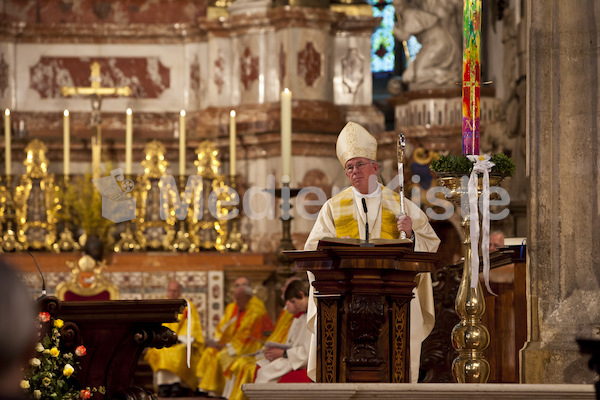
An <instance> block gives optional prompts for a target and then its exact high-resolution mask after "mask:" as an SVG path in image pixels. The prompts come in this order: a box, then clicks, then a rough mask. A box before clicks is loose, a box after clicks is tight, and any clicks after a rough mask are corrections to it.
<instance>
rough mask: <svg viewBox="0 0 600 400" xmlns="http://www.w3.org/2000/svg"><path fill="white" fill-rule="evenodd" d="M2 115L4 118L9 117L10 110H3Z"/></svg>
mask: <svg viewBox="0 0 600 400" xmlns="http://www.w3.org/2000/svg"><path fill="white" fill-rule="evenodd" d="M4 115H6V116H9V115H10V110H9V109H8V108H7V109H6V110H4Z"/></svg>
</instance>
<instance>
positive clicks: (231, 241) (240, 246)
mask: <svg viewBox="0 0 600 400" xmlns="http://www.w3.org/2000/svg"><path fill="white" fill-rule="evenodd" d="M229 187H230V188H231V189H232V190H231V192H230V193H229V194H227V196H228V199H227V200H228V202H231V203H233V204H239V200H240V197H239V194H238V192H237V175H229ZM222 208H223V209H224V210H223V211H225V209H226V207H222ZM226 210H227V213H228V214H229V213H232V212H233V210H234V208H231V209H226ZM226 232H227V234H226V237H225V238H224V239H223V238H218V239H217V250H220V251H233V252H235V251H241V252H244V251H246V250H248V244H247V243H245V242H244V240H243V239H242V233H241V232H240V214H239V212H238V213H237V214H236V215H235V216H234V217H231V218H229V219H228V220H227V230H226Z"/></svg>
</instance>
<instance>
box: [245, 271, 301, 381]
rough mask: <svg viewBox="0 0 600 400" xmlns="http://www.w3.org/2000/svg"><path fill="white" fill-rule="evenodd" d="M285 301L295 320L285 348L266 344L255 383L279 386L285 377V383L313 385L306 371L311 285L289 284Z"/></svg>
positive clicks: (293, 282)
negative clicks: (309, 383)
mask: <svg viewBox="0 0 600 400" xmlns="http://www.w3.org/2000/svg"><path fill="white" fill-rule="evenodd" d="M284 298H285V307H286V309H287V310H288V311H289V312H290V313H292V314H294V320H293V321H292V325H291V326H290V330H289V331H288V336H287V339H286V342H285V344H284V345H283V346H280V345H279V344H274V346H273V347H270V346H269V343H266V344H265V350H264V354H265V358H264V359H263V360H260V361H258V362H257V364H258V365H259V366H260V368H259V369H258V371H257V372H256V379H255V381H254V382H255V383H268V382H277V381H278V380H279V379H280V378H282V377H284V376H286V378H285V382H307V381H308V382H310V381H309V380H308V378H307V376H306V371H305V370H306V365H307V363H308V350H309V347H310V336H311V332H310V331H309V330H308V326H307V323H306V311H307V308H308V281H307V280H306V279H303V280H295V281H292V282H290V283H289V285H288V287H287V288H286V290H285V294H284ZM294 371H295V373H293V372H294ZM286 374H287V375H286Z"/></svg>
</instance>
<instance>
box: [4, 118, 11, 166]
mask: <svg viewBox="0 0 600 400" xmlns="http://www.w3.org/2000/svg"><path fill="white" fill-rule="evenodd" d="M10 150H11V149H10V110H9V109H8V108H7V109H6V110H4V160H5V166H6V168H5V173H6V175H7V176H8V175H10V174H12V170H11V161H12V160H11V156H10Z"/></svg>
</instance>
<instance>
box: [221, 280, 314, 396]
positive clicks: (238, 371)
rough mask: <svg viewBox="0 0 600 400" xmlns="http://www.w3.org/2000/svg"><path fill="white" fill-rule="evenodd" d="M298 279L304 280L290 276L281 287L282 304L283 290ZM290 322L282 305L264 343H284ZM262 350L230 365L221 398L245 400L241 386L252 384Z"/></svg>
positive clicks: (289, 315) (287, 313)
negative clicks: (273, 326) (273, 327)
mask: <svg viewBox="0 0 600 400" xmlns="http://www.w3.org/2000/svg"><path fill="white" fill-rule="evenodd" d="M299 279H306V277H305V276H304V277H302V278H299V277H296V276H292V277H290V278H288V279H287V280H286V281H285V282H284V284H283V286H282V287H281V300H283V302H284V304H285V303H286V301H285V290H286V289H287V287H288V285H289V284H290V283H291V282H293V281H297V280H299ZM292 320H294V315H293V314H292V313H291V312H289V311H288V310H287V304H286V305H284V307H283V310H281V313H280V314H279V317H278V318H277V323H276V324H275V329H274V330H273V333H271V335H270V336H269V337H268V338H267V340H266V343H282V344H283V343H285V341H286V339H287V336H288V331H289V330H290V326H291V325H292ZM264 350H265V347H264V346H263V347H262V348H261V350H260V351H258V352H257V353H256V354H251V355H247V356H242V357H239V358H238V359H237V360H235V361H234V362H233V363H232V364H231V366H230V367H229V369H228V370H227V371H226V373H225V375H226V377H227V378H226V383H225V391H224V392H223V397H225V398H228V399H229V400H242V399H246V396H245V395H244V393H243V392H242V385H243V384H245V383H252V382H254V378H255V377H256V363H257V361H258V360H261V359H264V358H265V355H264Z"/></svg>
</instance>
